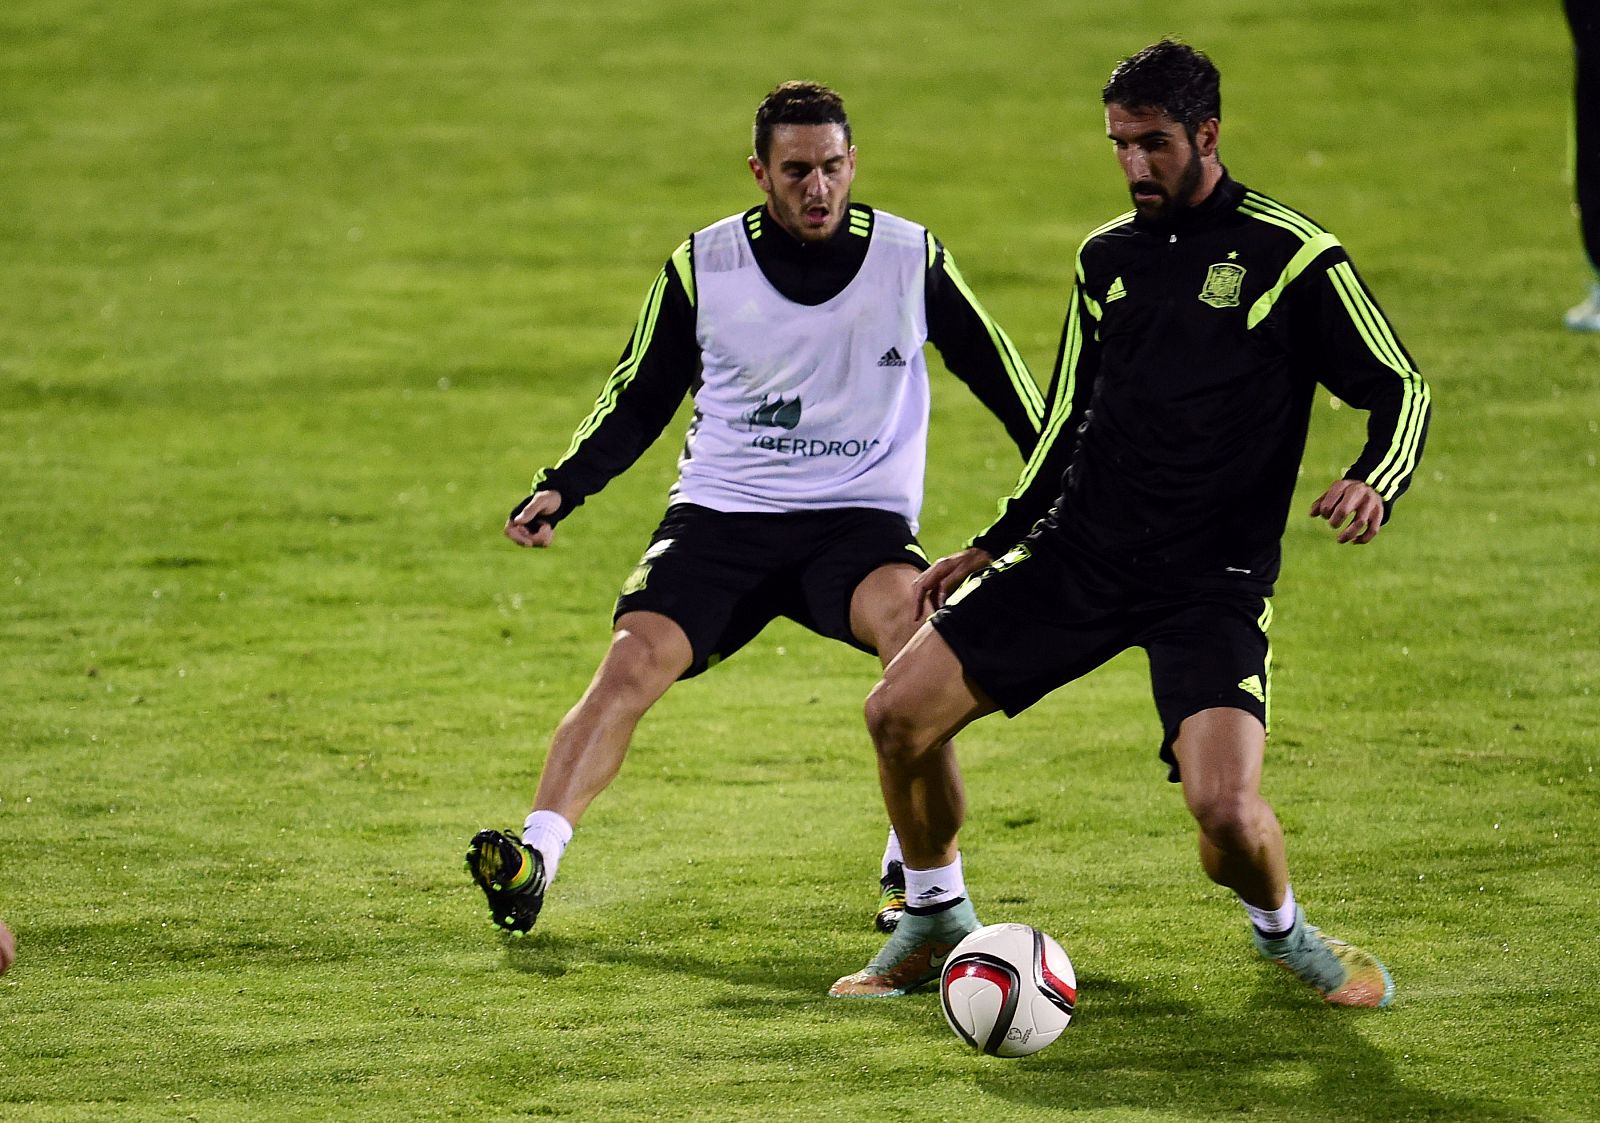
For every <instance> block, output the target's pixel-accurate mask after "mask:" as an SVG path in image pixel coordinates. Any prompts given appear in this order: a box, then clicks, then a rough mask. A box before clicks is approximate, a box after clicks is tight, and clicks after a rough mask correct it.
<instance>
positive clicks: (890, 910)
mask: <svg viewBox="0 0 1600 1123" xmlns="http://www.w3.org/2000/svg"><path fill="white" fill-rule="evenodd" d="M878 887H879V889H880V892H879V894H878V915H877V916H875V917H873V918H872V926H873V927H874V928H876V929H877V930H878V931H880V932H893V931H894V930H895V929H896V928H897V927H899V925H900V918H901V917H902V916H904V915H905V914H906V871H905V867H904V866H903V865H901V864H900V863H899V862H898V861H891V862H890V863H889V868H888V869H887V870H886V871H884V875H883V877H881V878H879V879H878Z"/></svg>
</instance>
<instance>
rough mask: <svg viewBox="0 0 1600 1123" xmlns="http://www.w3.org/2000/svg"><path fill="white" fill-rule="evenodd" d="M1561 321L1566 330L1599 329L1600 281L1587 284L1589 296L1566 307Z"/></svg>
mask: <svg viewBox="0 0 1600 1123" xmlns="http://www.w3.org/2000/svg"><path fill="white" fill-rule="evenodd" d="M1561 322H1562V323H1563V324H1565V325H1566V326H1567V330H1568V331H1600V281H1596V282H1594V284H1592V285H1590V286H1589V297H1588V299H1587V300H1585V301H1584V302H1583V303H1582V304H1578V305H1574V306H1573V307H1571V308H1568V309H1567V314H1566V315H1565V316H1562V317H1561Z"/></svg>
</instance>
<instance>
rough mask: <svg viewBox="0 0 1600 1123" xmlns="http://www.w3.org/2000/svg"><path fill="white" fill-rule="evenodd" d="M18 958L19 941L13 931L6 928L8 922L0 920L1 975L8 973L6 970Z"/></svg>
mask: <svg viewBox="0 0 1600 1123" xmlns="http://www.w3.org/2000/svg"><path fill="white" fill-rule="evenodd" d="M15 958H17V939H16V937H15V936H13V935H12V934H11V929H9V928H7V927H6V922H5V921H3V920H0V975H4V974H5V973H6V968H8V967H10V966H11V961H12V960H13V959H15Z"/></svg>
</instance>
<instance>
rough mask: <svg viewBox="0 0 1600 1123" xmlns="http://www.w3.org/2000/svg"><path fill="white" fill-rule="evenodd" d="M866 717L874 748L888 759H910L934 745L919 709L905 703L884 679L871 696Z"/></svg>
mask: <svg viewBox="0 0 1600 1123" xmlns="http://www.w3.org/2000/svg"><path fill="white" fill-rule="evenodd" d="M866 716H867V733H868V734H869V735H870V736H871V737H872V744H873V747H874V748H876V749H877V751H878V755H879V756H880V757H883V758H884V759H886V760H910V759H912V758H914V757H916V756H918V755H919V754H920V753H922V752H923V751H924V750H926V749H927V748H929V747H930V739H929V738H928V737H927V736H925V735H924V732H923V731H922V729H921V728H920V723H919V722H918V721H917V717H916V711H915V710H914V709H912V708H911V707H910V706H907V705H905V704H903V702H902V700H901V699H900V698H899V697H898V694H897V692H896V691H895V690H894V688H893V687H892V686H890V685H889V683H887V682H880V683H879V684H878V685H877V686H875V687H873V688H872V693H871V694H868V695H867V703H866Z"/></svg>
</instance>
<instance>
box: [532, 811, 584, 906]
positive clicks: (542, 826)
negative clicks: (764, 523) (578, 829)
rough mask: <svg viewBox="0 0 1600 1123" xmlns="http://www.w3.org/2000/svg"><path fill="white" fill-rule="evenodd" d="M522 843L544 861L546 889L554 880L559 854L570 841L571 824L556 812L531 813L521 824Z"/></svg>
mask: <svg viewBox="0 0 1600 1123" xmlns="http://www.w3.org/2000/svg"><path fill="white" fill-rule="evenodd" d="M522 841H523V842H525V843H526V844H527V845H529V846H531V847H533V848H534V849H535V850H537V851H538V852H539V856H540V857H541V858H543V859H544V884H545V888H547V889H548V888H549V887H550V883H551V882H552V881H554V880H555V879H556V867H557V866H559V865H560V864H561V852H562V851H563V850H565V849H566V848H567V843H569V842H571V841H572V824H571V823H569V822H567V821H566V819H564V818H563V817H562V816H561V814H560V813H559V812H557V811H534V812H531V813H530V814H529V815H528V818H527V821H526V822H524V823H523V824H522Z"/></svg>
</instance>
